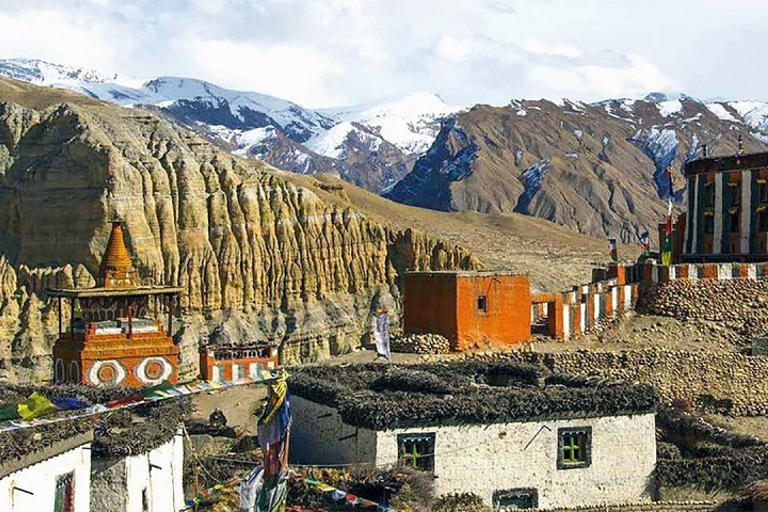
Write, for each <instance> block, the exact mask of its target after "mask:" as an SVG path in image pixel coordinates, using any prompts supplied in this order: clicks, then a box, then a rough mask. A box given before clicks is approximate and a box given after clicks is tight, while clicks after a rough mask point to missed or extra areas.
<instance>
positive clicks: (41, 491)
mask: <svg viewBox="0 0 768 512" xmlns="http://www.w3.org/2000/svg"><path fill="white" fill-rule="evenodd" d="M65 423H68V422H65ZM37 434H38V435H35V434H33V433H27V434H26V436H25V437H21V435H20V434H19V433H18V432H16V433H14V432H12V431H9V432H2V433H0V439H2V440H1V441H0V444H2V445H3V447H2V449H0V510H1V511H3V512H35V511H38V510H39V511H45V512H48V511H52V512H88V511H89V510H90V508H89V503H90V487H89V484H90V472H91V452H90V447H91V441H92V439H93V432H92V431H90V430H88V429H85V430H84V431H83V430H80V429H78V428H76V427H75V428H72V427H71V426H69V425H65V424H64V423H62V424H55V425H52V426H49V427H48V428H46V429H44V430H42V431H41V432H38V433H37Z"/></svg>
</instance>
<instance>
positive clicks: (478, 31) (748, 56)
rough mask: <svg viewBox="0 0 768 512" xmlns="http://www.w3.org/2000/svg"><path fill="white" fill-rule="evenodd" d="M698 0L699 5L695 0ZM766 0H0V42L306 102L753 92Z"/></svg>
mask: <svg viewBox="0 0 768 512" xmlns="http://www.w3.org/2000/svg"><path fill="white" fill-rule="evenodd" d="M702 4H704V6H703V7H702ZM766 24H768V4H766V3H765V2H762V1H753V0H739V1H738V2H734V6H730V3H729V5H728V6H725V7H724V6H723V3H722V2H717V1H715V0H678V1H677V2H676V3H675V7H674V8H672V7H670V4H669V2H668V0H647V1H646V2H645V3H644V4H643V7H642V8H640V7H638V6H636V5H635V4H631V3H628V2H616V1H613V0H579V2H574V1H573V0H472V1H469V2H468V1H466V0H323V1H318V0H162V1H157V0H34V1H19V0H0V57H37V58H43V59H47V60H51V61H54V62H61V63H64V64H71V65H77V66H85V67H93V68H99V69H102V70H104V71H107V72H120V73H123V74H127V75H132V76H145V77H151V76H157V75H177V76H193V77H200V78H203V79H206V80H209V81H211V82H214V83H217V84H219V85H221V86H223V87H229V88H239V89H248V90H257V91H260V92H265V93H268V94H273V95H278V96H285V97H287V98H289V99H293V100H296V101H299V102H302V103H305V104H307V105H308V106H330V105H333V104H339V103H354V102H363V101H367V100H370V99H372V98H377V97H383V96H394V95H399V94H404V93H407V92H411V91H419V90H431V91H435V92H439V93H441V94H442V95H443V96H444V97H446V99H447V100H448V101H450V102H453V103H461V104H466V103H475V102H485V103H495V104H505V103H507V102H508V101H509V99H511V98H513V97H542V96H550V97H560V96H566V97H570V98H573V99H583V100H595V99H601V98H603V97H606V96H631V95H643V94H645V93H647V92H650V91H654V90H662V91H665V90H674V91H680V90H682V91H684V92H688V93H690V94H693V95H695V96H701V97H711V96H728V97H735V96H756V97H761V96H765V94H764V92H763V90H762V85H761V84H764V83H765V82H766V81H767V80H768V76H766V75H768V71H765V70H768V62H764V61H766V60H768V56H765V55H763V54H761V53H759V52H748V51H744V48H760V47H762V46H763V45H764V41H765V35H764V29H763V27H764V26H765V25H766Z"/></svg>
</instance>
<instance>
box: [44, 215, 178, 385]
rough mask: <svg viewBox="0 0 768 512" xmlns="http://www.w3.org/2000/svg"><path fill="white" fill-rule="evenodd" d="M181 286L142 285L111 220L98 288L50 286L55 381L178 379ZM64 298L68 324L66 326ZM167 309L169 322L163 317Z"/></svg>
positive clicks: (117, 382) (140, 382) (120, 232)
mask: <svg viewBox="0 0 768 512" xmlns="http://www.w3.org/2000/svg"><path fill="white" fill-rule="evenodd" d="M182 291H183V288H179V287H173V286H141V285H140V284H139V280H138V275H137V272H136V269H135V268H134V267H133V264H132V263H131V257H130V256H129V254H128V250H127V249H126V246H125V238H124V233H123V226H122V223H120V222H114V223H112V231H111V233H110V235H109V241H108V242H107V248H106V251H105V252H104V257H103V258H102V261H101V266H100V269H99V275H98V279H97V283H96V287H94V288H73V289H49V290H47V292H48V295H49V296H51V297H56V298H58V301H59V338H58V340H57V341H56V344H55V345H54V347H53V361H54V362H53V368H54V381H55V382H57V383H77V384H88V385H110V384H111V385H120V386H129V387H140V386H147V385H153V384H159V383H161V382H165V381H168V382H170V383H176V382H177V380H178V368H179V348H178V347H177V346H176V345H175V344H174V343H173V339H172V338H171V334H172V332H173V310H174V308H175V305H176V300H177V297H178V295H179V294H180V293H181V292H182ZM65 301H68V302H69V311H70V315H69V318H70V319H69V326H68V327H67V328H66V329H65V328H64V326H63V312H64V307H65V304H64V303H65ZM162 310H165V311H167V313H168V320H167V324H166V325H165V326H164V325H163V323H162V321H161V320H160V315H161V313H160V312H161V311H162Z"/></svg>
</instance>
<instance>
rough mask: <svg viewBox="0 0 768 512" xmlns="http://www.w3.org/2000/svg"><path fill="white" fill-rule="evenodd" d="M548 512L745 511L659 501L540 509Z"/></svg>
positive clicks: (709, 505) (702, 503) (712, 503)
mask: <svg viewBox="0 0 768 512" xmlns="http://www.w3.org/2000/svg"><path fill="white" fill-rule="evenodd" d="M539 510H547V511H548V512H710V511H714V510H734V511H736V510H743V509H727V508H726V509H723V508H721V507H720V505H718V504H717V503H714V502H709V501H659V502H653V503H648V502H645V503H625V504H622V505H605V506H600V507H579V508H551V509H539Z"/></svg>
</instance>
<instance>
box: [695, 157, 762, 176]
mask: <svg viewBox="0 0 768 512" xmlns="http://www.w3.org/2000/svg"><path fill="white" fill-rule="evenodd" d="M757 168H768V152H765V153H749V154H744V155H741V156H740V157H737V156H736V155H729V156H713V157H708V158H698V159H696V160H691V161H690V162H688V163H686V164H685V166H684V167H683V169H684V170H685V175H686V176H691V175H694V174H701V173H709V172H727V171H739V170H750V169H757Z"/></svg>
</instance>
